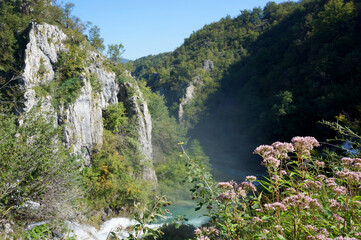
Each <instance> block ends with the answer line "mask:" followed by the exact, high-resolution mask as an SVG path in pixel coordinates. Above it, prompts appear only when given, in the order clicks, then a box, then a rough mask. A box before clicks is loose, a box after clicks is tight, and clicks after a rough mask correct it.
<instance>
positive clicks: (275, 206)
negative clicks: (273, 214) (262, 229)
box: [264, 202, 287, 211]
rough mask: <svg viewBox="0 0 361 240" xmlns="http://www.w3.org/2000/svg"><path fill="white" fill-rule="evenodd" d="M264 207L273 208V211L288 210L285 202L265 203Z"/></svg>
mask: <svg viewBox="0 0 361 240" xmlns="http://www.w3.org/2000/svg"><path fill="white" fill-rule="evenodd" d="M264 207H265V208H266V209H267V210H273V211H287V208H286V206H285V205H284V204H283V203H280V202H275V203H271V204H264Z"/></svg>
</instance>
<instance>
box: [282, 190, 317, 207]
mask: <svg viewBox="0 0 361 240" xmlns="http://www.w3.org/2000/svg"><path fill="white" fill-rule="evenodd" d="M282 203H283V204H284V205H285V206H287V207H293V208H298V209H300V210H304V209H309V208H311V207H317V208H319V209H322V206H321V204H320V203H319V202H318V200H317V199H313V198H311V197H309V196H307V195H306V194H304V193H298V194H296V195H292V196H289V197H286V198H285V199H283V200H282Z"/></svg>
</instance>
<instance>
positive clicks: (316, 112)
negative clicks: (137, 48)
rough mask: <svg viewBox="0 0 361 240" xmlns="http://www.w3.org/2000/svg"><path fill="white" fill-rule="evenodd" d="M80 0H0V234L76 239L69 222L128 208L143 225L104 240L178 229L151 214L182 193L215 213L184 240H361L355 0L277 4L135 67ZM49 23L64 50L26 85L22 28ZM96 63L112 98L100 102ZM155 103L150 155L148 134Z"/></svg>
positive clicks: (96, 222)
mask: <svg viewBox="0 0 361 240" xmlns="http://www.w3.org/2000/svg"><path fill="white" fill-rule="evenodd" d="M73 8H74V4H72V3H66V4H58V3H57V2H56V1H47V0H46V1H43V0H27V1H23V0H15V1H13V0H2V1H0V24H1V25H0V51H1V54H0V136H1V137H0V239H29V240H30V239H69V240H70V239H78V238H77V237H76V236H74V235H67V234H68V233H69V232H70V229H68V226H67V224H66V222H68V221H77V222H80V223H85V224H89V225H91V226H94V227H95V228H98V229H99V227H100V226H101V224H102V223H104V222H105V221H106V220H109V219H112V218H113V217H119V216H122V217H128V218H130V219H133V220H134V221H135V222H136V224H135V225H134V226H130V227H129V229H121V228H118V229H111V230H110V231H109V235H108V236H107V238H106V239H123V238H121V237H120V236H121V232H122V231H127V232H128V233H129V237H128V239H176V238H173V237H172V235H171V233H169V232H168V230H169V229H170V228H172V226H173V225H168V226H163V227H162V228H159V229H152V228H149V226H148V224H151V223H155V222H157V221H159V220H160V218H159V217H162V216H164V215H166V214H167V212H168V209H166V207H167V206H168V205H169V204H170V201H172V202H177V201H188V200H195V204H196V205H197V207H196V208H197V210H199V209H201V208H203V209H206V210H205V211H207V212H208V214H207V216H208V217H209V221H208V223H207V224H206V225H204V226H202V227H199V228H197V229H195V228H194V227H190V226H188V227H189V229H191V230H189V229H187V230H184V231H183V230H179V231H178V233H177V229H178V228H177V227H179V226H177V227H176V228H175V229H173V230H171V231H174V232H175V233H173V234H176V235H177V234H180V232H182V234H185V233H186V231H190V233H189V236H184V237H183V238H179V239H360V237H361V225H360V224H359V222H360V216H361V215H360V214H361V208H360V207H361V204H360V202H361V195H360V194H361V192H360V183H361V175H360V171H361V167H360V166H361V160H360V158H359V157H360V152H359V149H360V139H361V137H360V134H359V132H360V131H361V124H360V117H361V95H360V92H361V84H360V82H358V81H361V41H360V40H361V1H360V0H301V1H298V2H293V1H287V2H283V3H280V4H277V3H275V2H272V1H271V2H268V3H267V4H266V5H265V6H264V7H263V8H261V7H257V8H253V9H252V10H240V13H239V15H238V16H236V17H230V16H225V17H224V18H222V19H221V20H219V21H217V22H214V23H211V24H209V25H205V26H204V27H203V28H202V29H200V30H198V31H195V32H193V33H192V34H191V35H190V36H189V37H188V38H186V39H185V40H184V43H183V44H182V45H181V46H179V47H178V48H176V49H175V50H174V51H173V52H167V53H161V54H158V55H150V56H146V57H142V58H139V59H137V60H135V61H130V62H127V63H122V54H123V53H124V46H123V45H122V44H119V43H116V44H109V45H108V46H107V48H106V47H105V46H104V39H103V38H102V37H101V35H100V29H99V27H97V26H95V25H93V24H91V23H89V22H87V23H85V22H83V21H82V20H80V19H79V18H78V17H76V16H73V14H72V10H73ZM47 24H48V25H49V26H55V27H56V29H59V31H61V32H63V33H64V34H65V35H66V36H67V37H66V40H64V42H62V43H61V44H62V45H61V44H60V43H58V42H53V41H54V40H53V39H52V38H51V37H48V38H47V39H46V40H45V41H46V42H47V44H48V45H49V46H55V45H56V44H59V46H61V47H59V48H58V49H56V54H57V55H56V56H57V59H56V61H55V62H52V61H51V60H50V62H49V63H48V62H47V60H46V59H45V57H47V56H48V55H46V54H45V55H44V58H43V56H42V57H41V58H40V60H39V64H38V66H37V72H36V74H35V75H34V79H38V80H34V82H36V81H38V82H36V84H35V85H34V86H33V85H31V84H33V83H32V82H31V81H30V83H27V82H26V81H27V80H26V78H25V77H24V74H25V73H24V72H25V66H26V64H28V63H27V62H26V60H25V59H26V57H28V55H27V54H28V51H27V50H28V43H29V41H30V37H29V34H30V32H32V31H33V29H34V28H35V27H36V26H39V25H41V26H47ZM49 29H50V28H49ZM39 34H45V33H44V32H41V31H40V33H39ZM120 41H121V39H120V40H119V42H120ZM105 49H107V52H106V53H105ZM44 52H45V51H44ZM34 54H36V53H34ZM49 59H50V57H49ZM49 64H50V65H49ZM92 64H93V65H94V64H95V65H96V69H97V70H92V66H93V65H92ZM49 66H50V67H51V69H52V71H53V72H54V74H53V75H51V76H52V78H51V79H50V80H49V81H48V80H46V79H47V77H48V76H49V70H48V69H49ZM99 69H101V71H104V73H102V74H103V75H104V76H105V75H106V76H114V77H112V79H114V81H113V80H112V81H113V82H114V86H116V87H114V88H115V89H116V91H117V92H116V98H117V99H118V100H117V101H113V100H109V101H108V102H106V100H104V99H105V97H104V96H107V95H106V94H108V93H106V90H104V89H105V88H106V87H109V85H110V84H109V82H106V81H105V82H104V81H103V80H102V77H101V74H100V73H99V71H100V70H99ZM107 81H108V80H107ZM29 86H30V87H29ZM28 88H30V89H31V90H34V96H35V97H34V99H37V100H36V101H35V103H34V105H33V106H32V108H31V110H27V109H29V107H28V106H29V100H28V99H29V96H28V95H27V94H28ZM89 89H90V90H89ZM88 90H89V91H90V93H89V95H87V96H89V98H90V100H89V101H90V104H89V106H90V107H89V108H90V109H92V110H91V111H90V113H91V114H93V115H96V114H95V112H96V111H97V113H99V114H100V118H99V119H96V120H91V121H90V122H91V124H93V125H94V126H98V128H101V130H100V129H95V130H91V131H94V132H92V133H91V134H93V135H94V136H97V135H96V134H98V133H99V132H100V133H101V134H100V135H101V136H100V142H101V144H97V145H96V144H95V143H94V142H96V140H94V139H95V138H96V137H94V138H93V139H92V140H91V141H93V142H91V143H90V145H91V144H93V145H94V146H92V145H91V146H92V148H91V149H89V147H84V146H82V148H81V149H80V151H78V150H76V148H77V145H76V142H77V141H79V142H81V141H85V140H83V139H82V137H83V136H76V134H72V135H71V134H70V133H69V131H70V130H69V126H71V124H72V121H75V120H74V119H76V114H75V115H74V116H73V115H71V113H72V111H73V109H75V106H76V104H79V102H80V100H79V99H82V100H83V98H82V97H83V96H84V94H85V93H87V91H88ZM103 102H106V103H105V104H104V103H103ZM46 104H48V105H46ZM102 104H103V105H104V106H105V107H103V105H102ZM44 106H48V107H47V108H46V107H45V108H44ZM46 109H47V110H46ZM49 109H50V110H49ZM148 110H149V114H150V116H151V156H152V158H151V159H146V158H145V155H146V154H145V153H144V150H143V149H144V145H145V143H144V141H143V140H144V139H142V134H143V132H144V131H145V130H144V131H143V130H139V129H141V127H142V124H143V123H144V122H146V121H147V118H148V117H147V115H146V114H147V111H148ZM93 115H91V117H89V118H91V119H92V117H93ZM94 118H95V117H94ZM80 119H81V121H85V120H86V119H87V116H82V117H81V118H80ZM84 119H85V120H84ZM92 121H93V122H92ZM99 123H100V125H97V124H99ZM93 125H91V126H93ZM94 128H97V127H94ZM74 131H75V130H74ZM89 131H90V130H89ZM142 131H143V132H142ZM91 134H89V135H91ZM93 135H92V137H93ZM298 136H308V137H298ZM310 136H312V137H310ZM73 138H74V139H75V140H72V139H73ZM69 139H70V140H69ZM316 139H317V140H316ZM329 139H333V140H335V139H336V140H335V141H332V142H329V141H328V140H329ZM71 141H74V142H73V143H72V144H70V143H71ZM344 142H346V143H347V144H349V145H350V147H349V148H350V149H345V147H344V146H345V145H343V144H344ZM82 144H84V143H82ZM86 144H88V143H86ZM262 144H269V145H262ZM88 145H89V144H88ZM88 145H87V146H88ZM90 145H89V146H90ZM257 146H259V147H257ZM256 147H257V148H256ZM254 149H255V150H254ZM253 150H254V151H253ZM76 151H78V152H76ZM252 153H253V154H252ZM88 155H89V159H90V160H89V163H87V162H86V161H85V159H86V157H87V156H88ZM256 155H259V156H260V157H261V158H262V160H261V161H262V163H261V164H260V162H261V161H260V158H259V156H256ZM84 156H85V157H84ZM230 161H231V162H232V163H230ZM228 164H230V165H228ZM222 165H224V167H226V166H228V167H229V168H234V169H233V170H235V171H236V172H235V173H232V174H231V173H229V175H227V174H228V173H227V171H228V170H226V168H224V169H221V167H219V166H222ZM261 165H263V166H261ZM234 166H237V167H234ZM238 170H239V171H238ZM152 171H154V173H155V176H156V179H155V180H154V179H153V180H150V177H149V176H150V175H151V174H150V173H149V172H152ZM237 171H238V172H237ZM240 172H241V173H240ZM211 173H212V174H213V176H212V174H211ZM146 174H148V175H146ZM249 175H251V176H249ZM253 175H255V176H253ZM147 176H148V177H147ZM234 176H236V179H233V180H235V181H237V182H238V181H243V180H244V178H246V181H244V182H242V183H237V182H234V181H230V180H231V179H229V178H230V177H234ZM223 180H224V182H218V181H223ZM310 209H312V211H311V210H310ZM180 218H181V219H182V218H183V220H185V219H184V218H185V217H184V216H183V217H182V216H180ZM34 222H44V224H40V225H38V226H36V227H34V228H32V229H29V228H28V227H27V226H28V225H29V224H31V223H34ZM179 223H182V222H178V224H179ZM185 224H186V222H185ZM184 226H185V225H181V226H180V229H182V227H184ZM168 228H169V229H168ZM193 230H194V232H193ZM59 232H61V233H62V234H61V237H59V238H58V237H57V233H59ZM164 233H167V234H169V236H167V234H164Z"/></svg>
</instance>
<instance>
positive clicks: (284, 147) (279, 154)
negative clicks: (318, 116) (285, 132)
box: [272, 142, 295, 159]
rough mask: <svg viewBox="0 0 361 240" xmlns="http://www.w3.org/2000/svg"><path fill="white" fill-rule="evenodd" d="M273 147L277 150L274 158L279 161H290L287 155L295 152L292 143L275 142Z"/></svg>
mask: <svg viewBox="0 0 361 240" xmlns="http://www.w3.org/2000/svg"><path fill="white" fill-rule="evenodd" d="M272 147H273V148H274V149H275V151H273V156H274V157H275V158H278V159H288V158H289V157H288V154H287V153H289V152H294V151H295V149H294V148H293V145H292V143H286V142H283V143H282V142H275V143H273V144H272Z"/></svg>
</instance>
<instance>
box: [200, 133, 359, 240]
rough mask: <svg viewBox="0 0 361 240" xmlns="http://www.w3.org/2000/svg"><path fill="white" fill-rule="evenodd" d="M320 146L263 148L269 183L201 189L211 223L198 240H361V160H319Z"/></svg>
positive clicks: (306, 142) (301, 143)
mask: <svg viewBox="0 0 361 240" xmlns="http://www.w3.org/2000/svg"><path fill="white" fill-rule="evenodd" d="M319 146H320V144H319V142H318V141H317V140H316V139H315V138H313V137H294V138H293V139H292V140H291V142H290V143H281V142H275V143H273V144H272V145H261V146H259V147H257V148H256V149H255V151H254V153H255V154H258V155H260V156H261V157H262V159H263V161H262V164H263V165H264V166H265V167H266V169H267V173H268V176H267V177H265V179H264V180H257V178H256V177H255V176H248V177H247V178H246V181H245V182H242V183H241V184H237V183H236V182H233V181H230V182H220V183H218V185H215V184H213V183H208V184H207V187H206V188H203V189H199V188H198V191H197V192H196V193H197V194H196V195H195V197H196V198H197V197H198V198H199V196H200V195H201V194H200V193H202V191H203V196H208V197H207V198H206V199H207V200H208V202H207V204H208V206H207V208H208V209H209V216H210V217H211V222H210V224H209V226H207V227H203V228H198V229H196V231H195V234H196V236H197V239H320V240H321V239H322V240H323V239H340V240H342V239H361V225H360V222H361V194H360V193H361V158H358V155H359V154H358V153H357V155H354V156H348V157H339V156H338V155H335V154H330V153H328V154H318V156H317V157H316V156H315V154H313V151H314V150H313V149H314V147H319ZM193 164H194V162H193ZM193 167H194V166H193ZM193 173H194V171H193ZM194 179H200V177H199V176H195V177H194V178H193V182H194ZM203 179H204V178H203ZM196 182H197V181H196ZM197 183H198V184H199V182H197ZM255 183H258V184H259V185H260V186H262V190H261V189H260V192H258V191H257V189H256V187H255ZM201 186H205V185H204V184H203V185H201ZM210 186H212V189H209V188H210ZM215 186H216V187H215ZM205 192H206V193H205ZM204 199H205V198H204V197H203V198H202V200H203V202H204ZM203 204H204V203H203Z"/></svg>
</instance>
